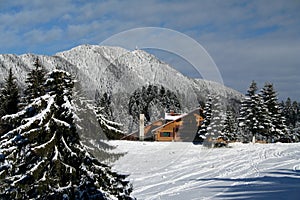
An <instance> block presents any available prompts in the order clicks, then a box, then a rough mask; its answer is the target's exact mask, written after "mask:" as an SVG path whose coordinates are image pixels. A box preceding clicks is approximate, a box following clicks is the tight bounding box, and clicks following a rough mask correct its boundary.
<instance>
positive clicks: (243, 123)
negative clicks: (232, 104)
mask: <svg viewBox="0 0 300 200" xmlns="http://www.w3.org/2000/svg"><path fill="white" fill-rule="evenodd" d="M256 91H257V85H256V82H254V81H252V83H251V85H250V87H249V89H248V90H247V94H246V96H245V98H244V100H243V101H242V104H241V108H240V117H239V119H238V120H239V129H240V131H241V133H242V136H243V137H244V139H246V140H249V139H250V137H252V138H253V137H255V135H256V133H257V132H258V128H259V121H258V116H259V113H260V109H261V99H260V97H259V96H258V95H257V94H256Z"/></svg>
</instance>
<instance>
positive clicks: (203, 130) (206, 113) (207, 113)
mask: <svg viewBox="0 0 300 200" xmlns="http://www.w3.org/2000/svg"><path fill="white" fill-rule="evenodd" d="M211 116H212V97H211V95H208V98H207V100H206V102H205V106H204V109H203V117H204V121H203V122H202V125H201V127H200V129H199V131H198V138H199V139H197V140H198V141H199V142H203V141H204V140H205V139H206V136H207V128H208V126H209V124H210V120H211Z"/></svg>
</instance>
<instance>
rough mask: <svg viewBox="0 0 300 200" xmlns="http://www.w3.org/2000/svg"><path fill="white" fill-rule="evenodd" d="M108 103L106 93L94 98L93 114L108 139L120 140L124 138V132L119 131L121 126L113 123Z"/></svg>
mask: <svg viewBox="0 0 300 200" xmlns="http://www.w3.org/2000/svg"><path fill="white" fill-rule="evenodd" d="M110 103H111V100H110V96H109V95H108V94H107V93H104V94H103V96H102V97H99V98H96V106H95V109H94V110H95V114H96V116H97V120H98V122H99V124H100V126H101V128H102V131H103V132H104V134H105V135H106V137H107V138H108V139H110V140H115V139H121V138H122V137H123V136H125V132H123V131H122V130H121V127H122V126H123V125H122V124H120V123H117V122H114V121H113V120H114V119H113V116H112V110H111V107H110Z"/></svg>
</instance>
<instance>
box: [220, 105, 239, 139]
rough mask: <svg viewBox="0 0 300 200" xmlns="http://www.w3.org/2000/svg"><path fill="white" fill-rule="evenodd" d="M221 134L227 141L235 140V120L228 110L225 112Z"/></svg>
mask: <svg viewBox="0 0 300 200" xmlns="http://www.w3.org/2000/svg"><path fill="white" fill-rule="evenodd" d="M222 133H223V135H224V138H226V139H227V140H228V141H235V140H236V139H237V120H236V118H235V117H234V115H233V112H232V111H231V110H229V109H227V111H226V118H225V122H224V129H223V130H222Z"/></svg>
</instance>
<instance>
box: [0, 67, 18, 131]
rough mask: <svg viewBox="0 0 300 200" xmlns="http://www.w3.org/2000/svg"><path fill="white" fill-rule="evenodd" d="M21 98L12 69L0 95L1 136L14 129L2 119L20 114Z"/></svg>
mask: <svg viewBox="0 0 300 200" xmlns="http://www.w3.org/2000/svg"><path fill="white" fill-rule="evenodd" d="M19 98H20V96H19V88H18V85H17V82H16V78H15V77H14V75H13V73H12V69H10V70H9V74H8V77H7V78H6V79H5V84H4V86H3V88H2V89H1V93H0V101H1V104H0V126H1V127H0V129H1V130H0V136H1V135H2V134H4V133H5V132H7V131H9V130H11V129H12V128H13V126H12V124H9V123H4V122H3V121H2V120H1V117H3V116H4V115H9V114H14V113H16V112H18V109H19V108H18V105H19Z"/></svg>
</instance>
